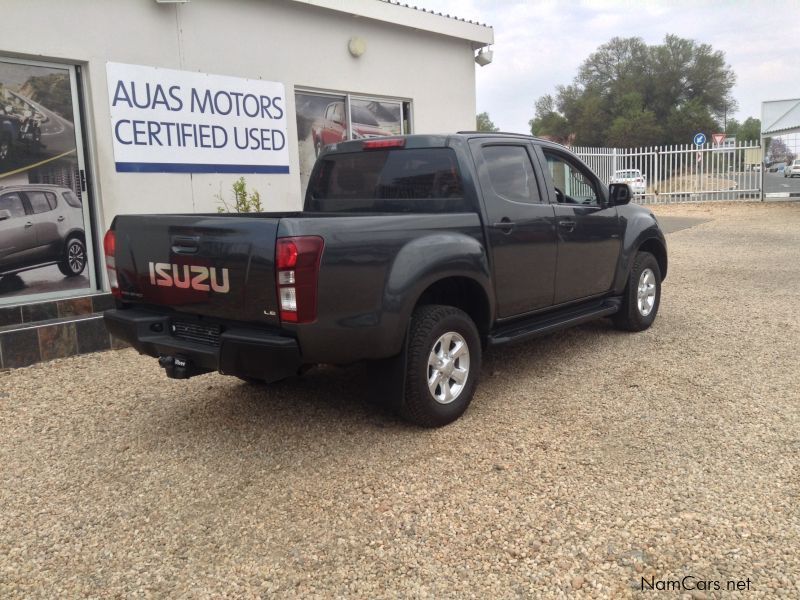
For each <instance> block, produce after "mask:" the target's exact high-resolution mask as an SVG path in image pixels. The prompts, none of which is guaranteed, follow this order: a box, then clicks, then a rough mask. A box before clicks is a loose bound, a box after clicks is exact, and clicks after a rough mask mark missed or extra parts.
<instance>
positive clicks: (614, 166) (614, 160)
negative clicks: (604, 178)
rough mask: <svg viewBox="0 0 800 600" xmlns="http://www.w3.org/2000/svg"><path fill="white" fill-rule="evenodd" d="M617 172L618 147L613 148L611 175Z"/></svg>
mask: <svg viewBox="0 0 800 600" xmlns="http://www.w3.org/2000/svg"><path fill="white" fill-rule="evenodd" d="M616 172H617V149H616V148H613V149H612V150H611V176H612V177H613V176H614V173H616Z"/></svg>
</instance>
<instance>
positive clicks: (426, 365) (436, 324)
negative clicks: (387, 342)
mask: <svg viewBox="0 0 800 600" xmlns="http://www.w3.org/2000/svg"><path fill="white" fill-rule="evenodd" d="M408 335H409V337H408V345H407V346H408V350H407V353H408V354H407V366H406V374H405V379H406V380H405V395H404V397H403V399H402V403H401V407H400V413H401V414H402V416H403V417H404V418H406V419H407V420H409V421H411V422H412V423H415V424H416V425H420V426H422V427H441V426H442V425H447V424H448V423H452V422H453V421H455V420H456V419H458V418H459V417H460V416H461V415H462V414H464V411H465V410H467V407H468V406H469V403H470V401H471V400H472V396H473V395H474V394H475V388H476V387H477V385H478V378H479V376H480V370H481V341H480V336H479V334H478V329H477V327H475V323H473V322H472V319H470V318H469V316H468V315H467V314H466V313H465V312H464V311H462V310H459V309H457V308H454V307H452V306H441V305H427V306H421V307H419V308H417V309H416V310H415V311H414V314H413V315H412V317H411V328H410V331H409V334H408Z"/></svg>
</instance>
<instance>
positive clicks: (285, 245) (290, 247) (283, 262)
mask: <svg viewBox="0 0 800 600" xmlns="http://www.w3.org/2000/svg"><path fill="white" fill-rule="evenodd" d="M296 264H297V244H295V243H294V241H292V239H291V238H279V239H278V242H277V244H276V246H275V265H276V266H277V267H278V268H279V269H291V268H292V267H294V266H295V265H296Z"/></svg>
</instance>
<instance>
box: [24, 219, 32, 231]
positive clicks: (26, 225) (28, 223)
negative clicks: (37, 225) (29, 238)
mask: <svg viewBox="0 0 800 600" xmlns="http://www.w3.org/2000/svg"><path fill="white" fill-rule="evenodd" d="M28 227H33V223H31V222H30V221H28V222H27V223H25V229H27V228H28Z"/></svg>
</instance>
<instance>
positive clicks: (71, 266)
mask: <svg viewBox="0 0 800 600" xmlns="http://www.w3.org/2000/svg"><path fill="white" fill-rule="evenodd" d="M85 268H86V245H85V244H84V243H83V240H81V239H80V238H77V237H72V238H69V240H67V244H66V246H65V247H64V256H63V258H62V259H61V262H59V263H58V270H59V271H61V273H63V274H64V275H65V276H66V277H77V276H78V275H80V274H81V273H83V270H84V269H85Z"/></svg>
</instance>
